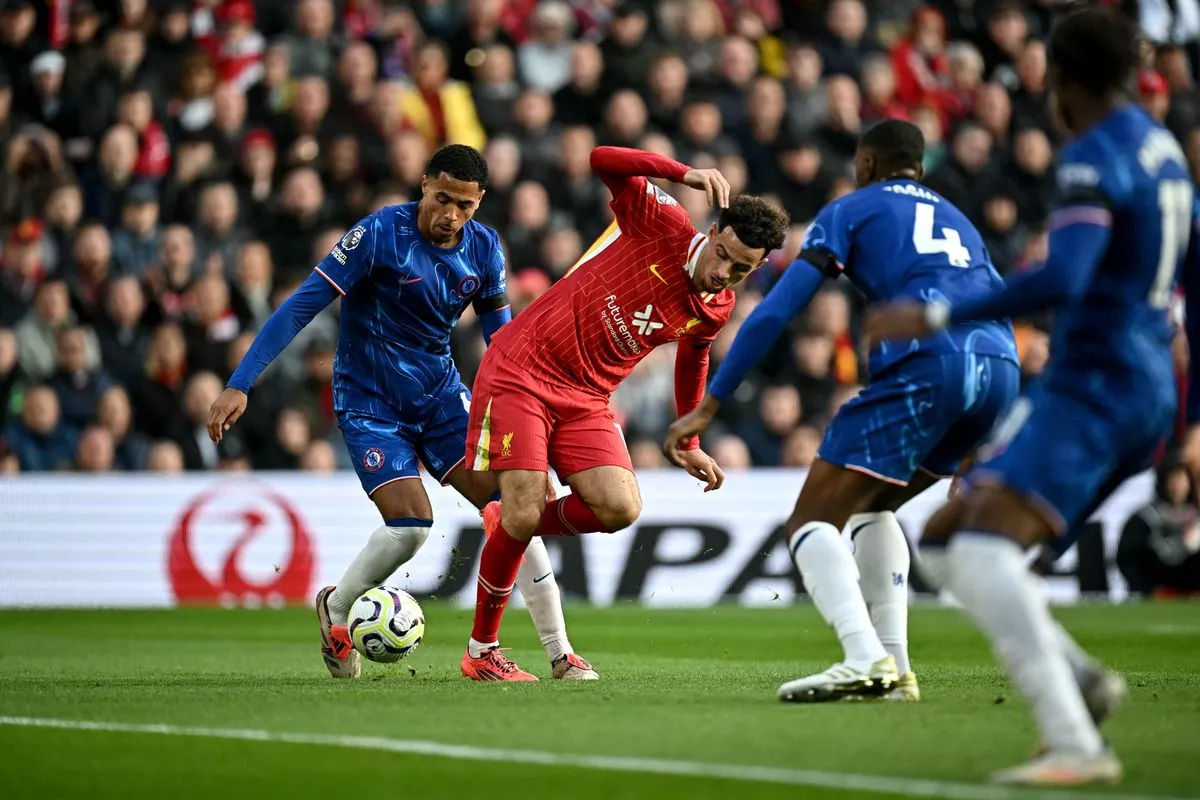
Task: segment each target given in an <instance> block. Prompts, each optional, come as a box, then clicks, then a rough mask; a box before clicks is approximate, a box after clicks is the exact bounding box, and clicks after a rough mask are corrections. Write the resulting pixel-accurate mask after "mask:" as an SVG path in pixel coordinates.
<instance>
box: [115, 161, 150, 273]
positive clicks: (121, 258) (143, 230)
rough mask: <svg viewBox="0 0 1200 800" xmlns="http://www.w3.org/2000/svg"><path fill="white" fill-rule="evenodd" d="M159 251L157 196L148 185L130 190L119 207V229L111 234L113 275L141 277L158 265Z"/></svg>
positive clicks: (135, 186)
mask: <svg viewBox="0 0 1200 800" xmlns="http://www.w3.org/2000/svg"><path fill="white" fill-rule="evenodd" d="M161 247H162V227H161V226H160V225H159V207H158V192H157V191H156V190H155V188H154V187H153V186H152V185H151V184H149V183H137V184H134V185H133V186H132V187H130V189H129V191H128V192H127V193H126V194H125V197H124V199H123V201H122V205H121V226H120V227H119V228H118V229H117V230H116V231H114V232H113V235H112V250H113V261H114V262H115V264H116V267H117V269H116V272H117V273H118V274H120V275H135V276H141V275H144V274H146V273H147V272H148V271H149V270H150V269H151V268H152V267H153V265H154V264H155V263H156V262H157V261H158V253H159V250H160V248H161Z"/></svg>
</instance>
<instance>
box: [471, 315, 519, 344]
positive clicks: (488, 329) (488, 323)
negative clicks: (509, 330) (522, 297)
mask: <svg viewBox="0 0 1200 800" xmlns="http://www.w3.org/2000/svg"><path fill="white" fill-rule="evenodd" d="M510 322H512V307H511V306H504V307H503V308H497V309H496V310H495V311H488V312H486V313H484V314H483V315H482V316H480V317H479V324H480V325H482V326H483V341H484V343H485V344H488V345H490V344H491V343H492V337H493V336H495V335H496V331H498V330H500V329H501V328H503V327H504V326H505V325H507V324H508V323H510Z"/></svg>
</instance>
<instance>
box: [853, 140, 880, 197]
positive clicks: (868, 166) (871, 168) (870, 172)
mask: <svg viewBox="0 0 1200 800" xmlns="http://www.w3.org/2000/svg"><path fill="white" fill-rule="evenodd" d="M874 180H875V156H874V154H873V153H871V151H870V150H864V149H863V148H861V147H860V148H859V149H858V150H855V151H854V182H855V183H856V184H857V185H858V188H860V189H861V188H862V187H864V186H866V185H868V184H870V183H872V182H874Z"/></svg>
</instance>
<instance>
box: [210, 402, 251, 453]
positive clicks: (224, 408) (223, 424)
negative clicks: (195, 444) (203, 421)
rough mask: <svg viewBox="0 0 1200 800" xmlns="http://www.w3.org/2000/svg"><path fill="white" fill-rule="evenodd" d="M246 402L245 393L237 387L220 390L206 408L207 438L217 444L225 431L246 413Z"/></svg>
mask: <svg viewBox="0 0 1200 800" xmlns="http://www.w3.org/2000/svg"><path fill="white" fill-rule="evenodd" d="M246 402H247V397H246V393H245V392H242V391H240V390H238V389H233V388H228V389H226V390H225V391H223V392H221V396H220V397H218V398H217V402H215V403H213V404H212V408H210V409H209V410H208V438H210V439H212V440H213V441H214V442H216V443H218V444H219V443H220V441H221V437H223V436H224V435H225V431H227V430H229V429H230V428H232V427H233V425H234V423H235V422H237V421H238V420H239V419H241V418H242V414H245V413H246Z"/></svg>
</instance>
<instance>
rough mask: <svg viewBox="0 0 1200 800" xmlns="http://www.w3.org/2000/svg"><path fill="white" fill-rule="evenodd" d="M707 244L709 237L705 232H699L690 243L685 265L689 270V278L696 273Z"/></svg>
mask: <svg viewBox="0 0 1200 800" xmlns="http://www.w3.org/2000/svg"><path fill="white" fill-rule="evenodd" d="M707 246H708V237H707V236H705V235H704V234H703V233H697V234H696V235H695V236H693V237H692V243H691V244H689V245H688V256H687V261H686V262H684V265H683V266H684V268H685V269H686V270H687V274H688V277H689V278H691V277H694V276H695V275H696V265H697V264H698V263H700V254H701V253H703V252H704V248H705V247H707Z"/></svg>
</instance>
